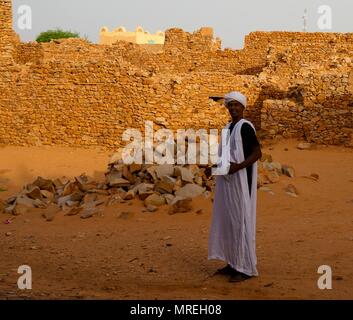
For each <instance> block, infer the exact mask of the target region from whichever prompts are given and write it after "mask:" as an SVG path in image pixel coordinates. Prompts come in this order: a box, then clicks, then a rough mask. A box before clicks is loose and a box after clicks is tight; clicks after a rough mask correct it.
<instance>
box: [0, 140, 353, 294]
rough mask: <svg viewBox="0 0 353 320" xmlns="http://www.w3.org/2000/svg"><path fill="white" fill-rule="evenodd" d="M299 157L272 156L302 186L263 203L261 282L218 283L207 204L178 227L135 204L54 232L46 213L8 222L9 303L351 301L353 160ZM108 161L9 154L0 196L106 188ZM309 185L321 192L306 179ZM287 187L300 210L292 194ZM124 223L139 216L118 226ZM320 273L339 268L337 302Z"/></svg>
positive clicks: (321, 151) (2, 265) (87, 154)
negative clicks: (26, 280) (26, 269)
mask: <svg viewBox="0 0 353 320" xmlns="http://www.w3.org/2000/svg"><path fill="white" fill-rule="evenodd" d="M296 145H297V142H296V141H292V140H288V141H282V142H279V143H277V144H276V145H274V146H272V147H271V148H272V150H269V147H266V148H264V149H263V151H264V152H267V153H271V154H272V156H273V158H274V161H279V162H281V163H283V164H290V165H293V166H294V167H295V169H296V174H297V177H296V178H293V179H291V178H287V177H281V181H280V182H278V183H276V184H272V185H270V188H271V189H272V190H273V192H274V194H273V195H272V194H270V193H268V192H264V191H258V210H257V256H258V270H259V273H260V275H259V277H257V278H252V279H250V280H247V281H245V282H242V283H235V284H234V283H229V282H228V279H227V278H226V277H223V276H212V275H213V273H214V271H215V270H216V269H217V268H218V267H220V266H223V263H222V262H220V261H208V260H207V242H208V232H209V227H210V219H211V214H212V203H211V201H210V200H209V199H205V198H202V197H201V198H199V199H195V200H194V201H193V207H194V211H193V212H189V213H180V214H176V215H172V216H171V215H168V214H167V209H166V207H162V208H160V209H159V211H158V212H156V213H145V212H142V208H143V205H142V203H141V202H140V201H139V200H134V201H132V203H131V204H130V205H129V204H128V203H125V204H119V205H115V206H112V207H109V208H107V209H106V210H105V211H104V214H103V215H101V216H97V217H93V218H90V219H87V220H82V219H80V218H79V217H78V216H73V217H67V216H57V217H56V218H55V220H54V221H52V222H46V221H45V220H44V219H43V218H42V217H41V212H40V210H39V211H38V209H37V211H35V212H30V213H27V214H26V215H22V216H18V217H16V218H14V219H13V221H12V223H11V224H4V221H5V220H6V219H8V218H11V216H8V215H5V214H2V215H1V216H0V218H1V220H0V252H1V259H0V299H15V298H36V299H38V298H39V299H64V298H69V299H90V298H95V299H352V298H353V214H352V213H353V150H352V149H345V148H343V147H319V148H318V149H317V150H304V151H303V150H298V149H296ZM284 148H288V151H284ZM107 159H108V153H107V152H103V151H100V150H99V149H91V150H84V149H70V148H49V147H47V148H45V147H38V148H20V147H5V148H0V187H2V188H6V189H7V191H3V192H0V198H1V199H6V198H7V197H8V196H10V195H12V194H14V193H16V192H18V191H19V190H20V189H21V187H22V186H23V185H24V184H25V183H29V182H32V181H33V180H34V179H35V178H36V177H37V176H38V175H41V176H43V177H47V178H54V177H60V176H62V175H66V176H68V177H70V178H71V177H73V176H74V175H79V174H81V173H83V172H85V173H86V174H88V175H91V176H95V177H96V178H102V175H103V172H104V170H105V169H106V164H107ZM311 173H318V174H319V176H320V179H319V181H313V180H310V179H307V178H304V177H303V176H306V175H309V174H311ZM288 183H293V184H294V185H295V186H296V187H297V188H298V190H299V192H300V195H299V197H298V198H293V197H291V196H289V195H287V194H286V193H285V192H284V190H283V188H284V187H285V186H286V185H287V184H288ZM200 208H202V209H203V213H202V214H197V213H196V211H197V209H200ZM122 211H128V212H131V215H130V216H129V217H128V218H127V219H121V218H118V216H119V214H120V213H121V212H122ZM8 232H10V233H11V235H10V236H6V233H8ZM24 264H26V265H29V266H31V268H32V273H33V289H32V290H25V291H21V290H18V289H17V279H18V277H19V276H20V275H19V274H17V268H18V267H19V266H20V265H24ZM320 265H329V266H330V267H331V268H332V272H333V279H334V280H333V288H332V290H320V289H319V288H318V286H317V280H318V278H319V277H320V274H318V273H317V270H318V267H319V266H320Z"/></svg>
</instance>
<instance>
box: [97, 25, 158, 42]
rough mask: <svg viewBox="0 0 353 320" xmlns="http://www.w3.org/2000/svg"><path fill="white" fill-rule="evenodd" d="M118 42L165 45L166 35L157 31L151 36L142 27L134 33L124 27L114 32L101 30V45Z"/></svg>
mask: <svg viewBox="0 0 353 320" xmlns="http://www.w3.org/2000/svg"><path fill="white" fill-rule="evenodd" d="M118 40H120V41H127V42H132V43H136V44H164V41H165V33H164V32H163V31H157V33H155V34H150V33H149V32H148V31H145V30H143V28H142V27H140V26H139V27H137V28H136V30H135V31H133V32H129V31H126V29H125V28H124V27H119V28H116V29H114V30H113V31H109V30H108V28H107V27H102V28H101V29H100V33H99V43H100V44H109V45H110V44H113V43H114V42H116V41H118Z"/></svg>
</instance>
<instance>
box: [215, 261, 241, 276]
mask: <svg viewBox="0 0 353 320" xmlns="http://www.w3.org/2000/svg"><path fill="white" fill-rule="evenodd" d="M235 272H237V271H236V270H234V269H233V268H232V267H231V266H230V265H229V264H228V265H226V266H225V267H223V268H222V269H218V270H217V271H216V272H215V273H214V275H215V276H216V275H230V274H233V273H235Z"/></svg>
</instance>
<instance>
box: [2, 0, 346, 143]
mask: <svg viewBox="0 0 353 320" xmlns="http://www.w3.org/2000/svg"><path fill="white" fill-rule="evenodd" d="M0 21H1V24H0V124H1V125H0V144H6V145H20V146H27V145H67V146H104V147H106V148H112V149H113V148H116V147H118V146H121V145H122V141H121V136H122V133H123V131H124V130H125V129H126V128H130V127H133V128H138V129H141V130H142V131H143V130H144V121H145V120H151V121H153V122H154V123H155V124H156V126H155V128H156V129H158V128H160V127H166V128H170V129H173V130H175V129H178V128H185V129H188V128H194V129H199V128H206V129H211V128H218V129H220V128H221V127H222V126H223V125H224V124H225V123H226V122H227V121H228V116H227V113H226V111H225V109H224V108H223V107H222V106H221V105H220V104H218V103H216V102H214V101H212V100H211V99H209V97H210V96H212V95H223V94H224V93H226V92H228V91H231V90H240V91H242V92H243V93H244V94H246V95H247V96H248V99H249V104H250V105H249V108H248V110H247V113H246V117H247V118H249V119H250V120H251V121H253V123H254V124H255V126H256V128H257V130H261V131H259V132H261V137H267V138H276V137H296V138H300V139H303V140H306V141H309V142H315V143H322V144H335V145H345V146H351V147H352V146H353V69H352V66H353V50H352V49H353V34H352V33H346V34H342V33H340V34H339V33H300V32H253V33H250V34H249V35H248V36H246V38H245V43H244V48H243V49H241V50H230V49H225V50H222V49H221V42H220V40H219V39H214V37H213V32H212V29H210V28H201V29H200V30H198V31H196V32H194V33H187V32H184V31H183V30H181V29H169V30H167V31H166V40H165V44H164V45H162V46H160V45H156V46H153V45H150V46H147V47H146V46H139V45H136V44H131V43H127V42H116V43H115V44H113V45H112V46H108V45H97V44H91V43H89V42H87V41H85V40H82V39H68V40H62V41H52V42H50V43H45V44H40V43H36V42H30V43H22V42H20V41H19V37H18V36H17V35H16V34H15V32H14V31H13V29H12V23H13V22H12V3H11V1H10V0H0Z"/></svg>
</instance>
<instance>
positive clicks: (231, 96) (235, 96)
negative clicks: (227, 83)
mask: <svg viewBox="0 0 353 320" xmlns="http://www.w3.org/2000/svg"><path fill="white" fill-rule="evenodd" d="M231 101H238V102H240V103H241V104H242V105H243V106H244V108H246V97H245V96H244V95H243V94H241V93H240V92H238V91H232V92H229V93H227V94H226V95H225V96H224V105H225V106H227V105H228V103H229V102H231Z"/></svg>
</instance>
